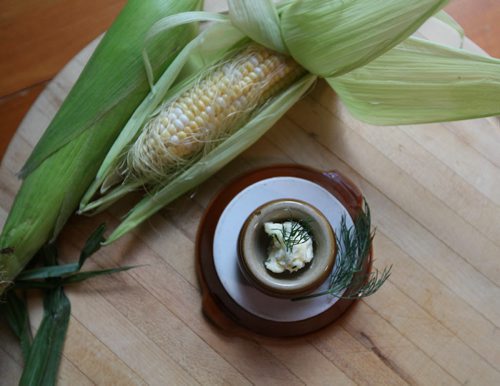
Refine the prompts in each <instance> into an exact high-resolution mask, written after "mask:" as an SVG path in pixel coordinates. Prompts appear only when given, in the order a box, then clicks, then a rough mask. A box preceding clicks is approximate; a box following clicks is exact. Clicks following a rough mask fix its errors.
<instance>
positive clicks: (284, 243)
mask: <svg viewBox="0 0 500 386" xmlns="http://www.w3.org/2000/svg"><path fill="white" fill-rule="evenodd" d="M264 231H265V232H266V233H267V234H268V235H269V236H271V239H272V242H271V245H270V247H269V252H268V257H267V259H266V261H265V262H264V264H265V266H266V268H267V269H268V270H269V271H271V272H274V273H282V272H285V270H286V271H289V272H296V271H298V270H299V269H301V268H304V267H305V265H306V264H307V263H309V262H311V260H312V259H313V257H314V253H313V243H312V238H311V235H310V234H309V233H308V232H307V231H306V229H305V228H304V227H303V226H302V225H301V224H299V223H298V222H294V221H286V222H284V223H273V222H267V223H264Z"/></svg>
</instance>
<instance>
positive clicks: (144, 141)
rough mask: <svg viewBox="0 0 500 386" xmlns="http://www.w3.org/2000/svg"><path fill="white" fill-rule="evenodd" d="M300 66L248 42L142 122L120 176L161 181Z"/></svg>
mask: <svg viewBox="0 0 500 386" xmlns="http://www.w3.org/2000/svg"><path fill="white" fill-rule="evenodd" d="M304 73H305V70H303V69H302V68H301V67H300V66H299V65H298V64H297V63H296V62H294V61H293V60H292V59H291V58H290V57H288V56H285V55H281V54H278V53H276V52H273V51H271V50H268V49H266V48H264V47H262V46H258V45H251V46H249V47H247V48H245V49H244V50H243V51H242V52H240V53H238V54H237V55H235V56H234V57H232V58H230V59H228V60H226V61H223V62H222V63H220V64H219V65H217V66H215V68H214V69H213V70H211V71H210V72H209V73H208V74H207V75H205V76H203V77H202V79H201V80H200V81H195V82H194V84H193V87H191V88H190V89H189V90H187V91H185V92H184V93H183V94H181V95H180V96H179V97H178V98H176V99H174V100H173V101H171V102H169V103H168V104H166V105H163V106H162V108H161V109H160V111H159V112H158V114H157V116H156V117H155V118H153V119H152V120H150V121H149V122H148V123H146V125H145V127H144V129H143V131H142V132H141V134H140V135H139V137H138V139H137V140H136V142H135V143H134V144H133V145H132V147H131V149H130V150H129V152H128V154H127V158H126V173H127V176H126V177H125V178H131V179H134V178H137V179H140V180H142V181H157V182H162V181H165V179H166V178H167V177H168V176H169V175H171V174H172V173H174V172H175V171H177V170H179V168H185V166H186V165H187V164H189V163H190V162H192V160H193V158H194V159H196V156H197V155H199V154H200V153H207V152H209V151H210V150H211V149H213V148H214V147H215V146H217V144H218V143H219V142H220V141H223V140H224V139H225V138H227V136H228V135H230V134H231V133H232V132H234V131H235V130H237V129H238V128H239V127H241V125H242V123H243V122H244V121H245V120H247V119H248V118H249V116H250V115H251V114H252V112H254V111H255V110H256V109H257V108H258V107H259V106H260V105H262V104H263V103H264V102H265V101H267V100H268V99H269V98H271V97H272V96H273V95H275V94H276V93H277V92H279V91H280V89H283V88H284V87H286V86H287V85H289V84H291V83H292V82H293V81H294V80H296V79H297V77H298V76H300V75H301V74H304Z"/></svg>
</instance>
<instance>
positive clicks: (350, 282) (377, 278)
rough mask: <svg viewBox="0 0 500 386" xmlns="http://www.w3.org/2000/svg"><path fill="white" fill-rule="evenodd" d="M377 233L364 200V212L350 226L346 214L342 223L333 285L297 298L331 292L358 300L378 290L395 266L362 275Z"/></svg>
mask: <svg viewBox="0 0 500 386" xmlns="http://www.w3.org/2000/svg"><path fill="white" fill-rule="evenodd" d="M374 235H375V233H374V232H373V231H372V230H371V215H370V207H369V206H368V203H367V202H366V201H363V208H362V211H361V213H360V214H359V215H358V217H357V218H356V220H355V221H354V226H351V227H348V226H347V223H346V217H345V216H343V217H342V219H341V222H340V232H339V234H338V235H337V236H336V238H337V246H338V248H339V249H338V252H337V261H336V264H335V268H334V271H333V272H332V274H331V276H330V285H329V287H328V289H327V290H326V291H323V292H319V293H315V294H312V295H307V296H303V297H300V298H296V299H294V300H302V299H310V298H314V297H318V296H324V295H330V296H335V297H338V298H343V299H359V298H363V297H366V296H370V295H372V294H374V293H375V292H377V291H378V289H379V288H380V287H381V286H382V284H384V282H385V281H386V280H387V279H388V278H389V276H390V274H391V268H392V266H389V267H386V268H384V270H383V271H379V270H375V271H373V272H371V273H369V274H361V272H362V271H363V270H364V268H365V266H366V264H369V258H370V249H371V245H372V241H373V237H374Z"/></svg>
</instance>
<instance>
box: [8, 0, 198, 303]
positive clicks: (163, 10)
mask: <svg viewBox="0 0 500 386" xmlns="http://www.w3.org/2000/svg"><path fill="white" fill-rule="evenodd" d="M200 6H201V1H200V0H182V1H173V0H171V1H167V0H150V1H147V2H145V1H142V0H131V1H129V2H128V3H127V5H126V7H125V8H124V10H123V11H122V12H121V14H120V15H119V17H118V18H117V19H116V21H115V22H114V24H113V25H112V26H111V28H110V29H109V31H108V33H107V34H106V35H105V37H104V38H103V40H102V41H101V43H100V44H99V46H98V48H97V49H96V51H95V53H94V55H93V56H92V58H91V59H90V61H89V63H88V64H87V66H86V67H85V69H84V71H83V72H82V75H81V76H80V78H79V79H78V81H77V83H76V84H75V86H74V87H73V89H72V90H71V92H70V94H69V95H68V97H67V98H66V100H65V102H64V104H63V105H62V106H61V108H60V110H59V112H58V113H57V115H56V116H55V118H54V120H53V121H52V122H51V124H50V125H49V127H48V128H47V130H46V132H45V134H44V135H43V137H42V139H41V140H40V142H39V144H38V145H37V146H36V148H35V150H34V151H33V153H32V155H31V157H30V158H29V160H28V162H27V163H26V165H25V167H24V169H23V172H22V175H23V176H24V177H25V180H24V182H23V184H22V186H21V189H20V191H19V192H18V194H17V196H16V199H15V201H14V204H13V207H12V209H11V211H10V213H9V216H8V218H7V221H6V223H5V226H4V229H3V231H2V235H1V236H0V293H2V292H3V290H4V288H5V287H6V286H7V285H9V283H10V282H11V281H12V279H13V278H14V277H15V276H16V275H17V274H18V273H19V272H20V271H21V269H22V268H23V267H24V266H25V265H26V264H27V262H28V261H29V260H30V259H31V257H32V256H33V255H34V254H35V253H36V252H37V251H38V249H39V248H40V247H41V246H42V245H43V244H44V243H45V242H47V241H48V240H49V239H51V238H52V239H53V238H54V237H55V236H56V235H57V234H58V233H59V231H60V229H61V228H62V226H63V225H64V223H65V222H66V220H67V219H68V217H69V216H70V215H71V214H72V212H73V211H74V209H75V208H76V207H77V205H78V203H79V201H80V198H81V196H82V194H83V193H84V192H85V190H86V189H87V187H88V185H89V184H90V182H91V181H92V179H93V178H94V176H95V173H96V172H97V170H98V168H99V165H100V164H101V162H102V160H103V159H104V157H105V155H106V153H107V151H108V150H109V148H110V147H111V145H112V144H113V142H114V140H115V138H116V136H117V135H118V133H119V131H120V130H121V128H122V127H123V125H124V124H125V123H126V122H127V120H128V118H129V117H130V114H131V113H132V112H133V111H134V109H135V108H136V107H137V105H138V104H139V103H140V101H142V100H143V98H144V97H145V96H146V95H147V93H148V91H149V85H148V80H147V78H146V74H145V71H144V65H143V60H142V55H141V51H142V49H143V48H144V39H145V36H146V34H147V32H148V30H149V29H150V27H151V26H152V25H153V24H154V22H155V21H157V20H159V19H161V18H162V17H164V16H168V15H171V14H175V13H178V12H182V11H189V10H192V9H197V8H198V7H200ZM193 33H194V29H193V28H189V27H181V28H179V29H176V30H175V31H168V32H165V34H162V36H158V37H157V38H155V39H154V40H152V41H151V42H150V43H149V46H148V52H149V55H150V57H151V63H152V65H153V66H152V68H153V70H154V73H155V74H157V73H160V72H161V71H163V70H164V68H165V67H166V66H167V65H168V64H169V63H170V62H171V61H172V60H173V59H174V58H175V56H176V54H177V53H178V52H179V50H180V49H182V47H183V46H184V44H185V43H186V42H187V41H188V40H189V38H190V37H191V36H192V35H193Z"/></svg>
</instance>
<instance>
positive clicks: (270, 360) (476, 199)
mask: <svg viewBox="0 0 500 386" xmlns="http://www.w3.org/2000/svg"><path fill="white" fill-rule="evenodd" d="M4 3H7V2H6V1H4ZM19 3H22V2H19ZM35 3H37V2H34V1H33V4H35ZM47 3H48V4H53V5H54V6H57V4H58V3H59V2H58V1H51V2H47ZM75 3H78V2H75ZM82 3H83V2H82ZM88 3H91V2H88ZM110 3H113V2H110ZM118 3H120V2H118V1H116V2H114V4H115V5H116V7H117V8H119V4H118ZM486 3H488V1H486V2H485V4H486ZM489 3H490V4H492V5H493V6H494V5H495V4H493V2H489ZM478 4H479V2H478ZM33 6H34V7H35V5H33ZM13 7H14V6H13ZM14 8H15V7H14ZM111 13H112V12H111V11H110V14H111ZM111 19H112V17H110V18H109V20H111ZM2 20H4V19H2ZM497 44H498V42H497ZM94 47H95V45H91V46H89V47H87V48H86V49H85V50H83V51H82V52H81V53H80V54H79V55H78V56H77V57H76V58H74V59H73V60H72V61H71V62H70V64H69V66H68V67H66V68H65V69H64V70H63V71H62V72H61V73H60V74H59V75H57V77H56V78H55V79H54V81H52V82H49V83H48V84H47V87H46V88H45V91H43V94H42V95H41V97H40V98H39V99H38V100H37V102H36V103H35V105H34V106H33V107H32V108H31V110H30V112H29V114H28V115H27V117H26V118H25V120H24V122H23V124H22V125H21V126H20V128H19V130H18V131H17V133H16V135H15V137H14V139H13V141H12V143H11V146H10V147H9V150H8V152H7V153H6V156H5V158H4V160H3V162H2V166H1V168H0V224H2V223H3V221H4V220H5V217H6V215H7V212H8V209H9V208H10V205H11V203H12V200H13V197H14V194H15V192H16V190H17V188H18V186H19V181H18V180H17V179H16V177H15V176H14V173H15V172H16V171H17V170H18V169H19V168H20V166H21V164H22V163H23V162H24V160H25V159H26V158H27V156H28V154H29V152H30V151H31V149H32V147H33V146H34V144H35V143H36V141H37V139H38V138H39V136H40V135H41V133H42V132H43V129H44V128H45V127H46V125H47V124H48V123H49V121H50V119H51V117H52V116H53V114H54V113H55V111H56V110H57V108H58V106H59V104H60V101H61V100H62V98H63V97H64V95H65V92H67V91H68V90H69V87H70V86H71V84H72V83H73V82H74V81H75V72H78V71H79V70H80V69H81V68H82V66H83V64H84V63H85V62H86V60H87V59H88V57H89V55H90V54H91V52H92V50H93V48H94ZM2 64H3V63H2ZM47 74H48V72H47ZM23 76H24V75H23ZM52 76H53V74H52V75H50V74H49V78H50V77H52ZM19 78H21V75H19ZM27 78H29V76H26V79H27ZM49 78H46V79H44V80H42V82H43V81H47V80H48V79H49ZM30 79H34V78H30ZM38 83H40V82H38ZM8 84H9V83H8V82H6V83H5V85H8ZM42 84H43V83H40V85H39V86H38V87H39V88H40V90H41V89H42V88H43V86H42ZM3 85H4V83H2V86H3ZM5 87H7V86H5ZM8 87H11V89H12V87H13V86H8ZM14 88H15V87H14ZM35 94H36V91H33V90H31V91H30V90H28V92H27V94H26V95H25V96H24V97H23V98H25V100H28V101H29V100H30V98H31V101H32V100H33V99H34V95H35ZM14 100H15V98H14V97H13V98H12V99H10V101H11V103H12V106H21V105H22V102H19V103H17V102H13V101H14ZM18 111H20V110H19V109H18ZM18 114H19V113H18ZM3 132H4V130H3V128H2V133H3ZM499 148H500V125H499V122H498V120H497V119H496V118H492V119H483V120H473V121H465V122H459V123H445V124H432V125H418V126H403V127H373V126H369V125H366V124H362V123H360V122H358V121H357V120H355V119H354V118H352V117H351V116H350V115H349V114H348V112H347V111H346V110H345V108H344V107H343V106H342V105H341V104H340V103H339V102H338V100H337V99H336V97H335V94H334V93H333V92H332V91H331V90H330V89H329V88H328V87H327V86H326V85H325V84H324V83H323V82H320V83H319V84H318V85H317V86H316V88H315V89H314V90H313V91H312V92H311V93H310V94H309V95H308V96H307V97H306V98H304V99H303V100H301V101H300V102H299V103H298V104H297V105H296V106H295V107H294V108H292V109H291V110H290V111H289V113H287V115H286V116H285V117H284V118H283V119H281V120H280V121H279V122H278V124H277V125H276V126H275V127H274V128H273V129H272V130H271V131H269V133H268V134H267V135H266V136H265V137H264V138H262V139H261V140H260V141H259V142H258V143H257V144H256V145H255V146H253V147H252V148H251V149H249V150H248V151H247V152H245V153H244V154H243V155H242V156H241V157H238V158H237V159H236V160H235V161H233V162H232V163H231V164H230V165H228V166H227V167H225V168H224V169H223V170H222V171H221V172H219V173H218V174H217V175H216V176H214V177H213V178H211V179H209V180H208V181H207V182H206V183H205V184H203V185H202V186H201V187H200V188H199V189H197V190H196V191H195V192H194V194H192V195H190V196H189V197H183V198H181V199H179V200H177V201H176V202H175V204H174V205H171V206H169V207H168V208H165V209H164V210H162V211H161V213H159V214H158V215H156V216H154V217H153V218H152V219H151V220H150V221H148V223H147V224H144V226H142V227H140V228H139V229H138V230H137V231H135V232H133V234H130V235H128V236H126V237H124V238H123V239H121V240H119V241H118V242H117V243H115V244H113V245H112V246H110V247H106V248H104V249H102V250H101V251H99V252H98V254H97V256H96V257H94V258H92V259H91V261H89V263H88V266H87V269H92V268H97V267H101V268H103V267H114V266H118V265H136V264H139V265H143V266H142V267H141V268H137V269H134V270H132V271H129V272H126V273H123V274H120V275H114V276H111V277H106V278H96V279H94V280H92V281H89V282H87V283H84V284H82V285H78V286H75V287H72V288H71V289H69V290H68V294H69V296H70V299H71V302H72V316H71V321H70V326H69V331H68V337H67V341H66V344H65V348H64V355H63V359H62V365H61V370H60V374H59V383H60V384H61V385H92V384H99V385H100V384H109V385H117V384H119V385H128V384H130V385H141V384H154V385H165V384H175V385H178V384H179V385H181V384H203V385H212V384H234V385H246V384H266V385H268V384H279V385H295V384H311V385H316V384H318V385H327V384H335V385H343V384H346V385H351V384H377V385H386V384H396V385H400V384H421V385H436V384H443V385H455V384H472V385H495V384H499V383H500V287H499V286H500V261H499V259H498V256H500V221H499V220H498V219H499V218H500V155H499V152H498V149H499ZM290 162H292V163H303V164H306V165H309V166H312V167H315V168H318V169H322V170H326V169H332V168H334V169H338V170H339V171H340V172H342V173H344V174H346V175H348V176H349V177H350V178H352V179H353V180H354V182H355V183H356V184H358V185H359V186H360V188H361V189H362V190H363V192H364V194H365V195H366V197H367V200H368V202H369V203H370V205H371V208H372V213H373V219H374V225H375V226H376V227H377V236H376V238H375V251H376V258H377V260H376V262H375V264H376V266H379V267H383V266H385V265H388V264H393V274H392V276H391V278H390V279H389V281H388V282H387V283H386V284H385V285H384V287H383V288H382V289H381V290H380V292H378V293H377V294H376V295H374V296H372V297H369V298H366V299H364V300H362V301H360V302H358V303H357V304H356V305H355V306H354V307H353V308H352V309H351V310H350V312H349V313H347V314H346V315H345V316H344V317H343V318H341V319H340V321H339V322H338V323H336V324H334V325H331V326H329V327H327V328H326V329H324V330H322V331H320V332H318V333H315V334H313V335H310V336H307V337H303V338H297V339H287V340H273V339H269V338H263V337H260V336H257V335H252V336H251V337H250V338H249V339H243V338H240V337H234V336H231V335H226V334H224V332H223V331H220V330H218V329H217V328H215V327H214V326H212V325H211V324H210V323H209V322H208V321H207V320H205V318H204V317H203V315H202V313H201V309H200V306H201V297H200V293H199V287H198V283H197V280H196V276H195V270H194V241H195V235H196V229H197V226H198V222H199V219H200V217H201V214H202V212H203V210H204V208H205V207H206V206H207V204H208V202H209V201H210V200H211V198H212V197H213V196H214V194H215V192H216V191H217V190H218V189H220V188H221V187H222V186H224V185H225V183H226V182H227V181H228V180H229V179H231V178H233V177H235V176H236V175H239V174H240V173H242V172H244V171H247V170H249V169H253V168H255V167H258V166H264V165H269V164H275V163H290ZM126 207H127V200H125V202H122V203H120V204H119V205H116V206H114V207H112V208H111V209H110V210H109V211H107V212H105V213H103V214H101V215H99V216H96V217H89V218H87V217H78V218H76V217H75V218H73V219H72V220H71V221H70V222H69V223H68V226H66V228H65V231H64V232H63V234H62V236H61V238H60V239H61V240H62V242H61V243H60V247H61V250H62V256H63V259H64V260H65V261H69V260H74V259H76V257H77V255H78V250H79V248H80V247H81V245H82V244H83V242H84V240H85V238H86V237H87V235H88V234H89V233H90V231H91V230H93V229H95V227H96V226H97V225H98V224H99V223H101V222H103V221H106V222H107V223H108V224H109V226H110V227H114V226H116V224H117V223H118V220H119V218H120V216H121V215H122V214H123V213H124V212H125V210H126ZM30 308H31V310H32V313H33V315H34V320H33V325H34V326H36V325H37V323H38V322H39V320H40V318H41V313H42V307H41V302H40V299H39V298H38V297H37V296H33V297H32V298H31V299H30ZM0 342H2V344H1V345H0V374H1V376H0V385H13V384H16V383H17V381H18V379H19V376H20V372H21V368H22V359H21V352H20V349H19V347H18V344H17V342H16V340H15V338H14V337H13V336H12V334H11V333H10V332H9V331H8V330H7V328H6V327H5V323H4V322H3V321H2V322H1V323H0Z"/></svg>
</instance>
